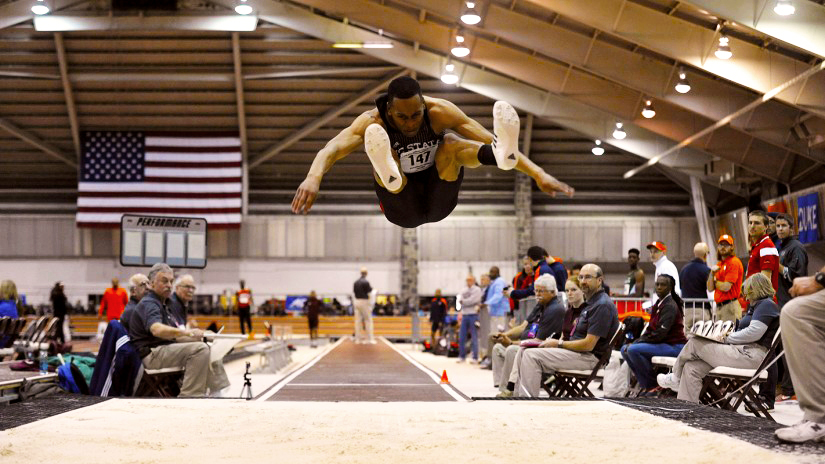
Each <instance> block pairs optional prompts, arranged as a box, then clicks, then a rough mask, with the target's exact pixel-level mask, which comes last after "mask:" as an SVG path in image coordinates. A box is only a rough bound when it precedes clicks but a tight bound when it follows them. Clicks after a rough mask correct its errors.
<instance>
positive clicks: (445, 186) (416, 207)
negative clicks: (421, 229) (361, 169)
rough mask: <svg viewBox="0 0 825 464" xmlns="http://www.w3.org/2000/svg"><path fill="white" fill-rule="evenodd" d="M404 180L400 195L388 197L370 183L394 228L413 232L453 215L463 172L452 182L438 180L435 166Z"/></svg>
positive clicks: (381, 188) (387, 193)
mask: <svg viewBox="0 0 825 464" xmlns="http://www.w3.org/2000/svg"><path fill="white" fill-rule="evenodd" d="M405 175H406V176H407V185H405V186H404V189H403V190H401V191H400V192H399V193H390V192H389V191H388V190H387V189H385V188H384V187H381V186H380V185H378V182H377V181H375V180H373V185H374V186H375V194H376V195H377V196H378V201H379V202H380V205H381V211H383V212H384V216H386V218H387V219H388V220H389V221H390V222H392V223H393V224H395V225H397V226H400V227H405V228H408V229H412V228H415V227H418V226H420V225H421V224H426V223H428V222H438V221H440V220H442V219H444V218H445V217H447V216H449V215H450V213H452V212H453V210H454V209H455V206H456V205H457V204H458V191H459V189H460V188H461V181H462V180H463V179H464V168H463V167H462V168H461V170H460V171H459V172H458V178H457V179H456V180H455V181H453V182H448V181H446V180H443V179H441V178H440V177H438V169H436V167H435V164H433V165H432V166H430V167H429V168H427V169H425V170H423V171H421V172H416V173H413V174H405Z"/></svg>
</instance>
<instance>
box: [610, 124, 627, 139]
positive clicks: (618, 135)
mask: <svg viewBox="0 0 825 464" xmlns="http://www.w3.org/2000/svg"><path fill="white" fill-rule="evenodd" d="M623 126H624V124H622V123H620V122H617V123H616V129H614V130H613V138H614V139H617V140H624V138H625V137H627V132H625V131H624V129H622V127H623Z"/></svg>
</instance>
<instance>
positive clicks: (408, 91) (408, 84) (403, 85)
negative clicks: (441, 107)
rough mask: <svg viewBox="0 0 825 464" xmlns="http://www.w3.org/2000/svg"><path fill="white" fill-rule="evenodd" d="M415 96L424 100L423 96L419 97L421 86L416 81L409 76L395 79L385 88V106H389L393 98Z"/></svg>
mask: <svg viewBox="0 0 825 464" xmlns="http://www.w3.org/2000/svg"><path fill="white" fill-rule="evenodd" d="M416 95H418V97H419V98H421V100H424V96H423V95H421V86H420V85H419V84H418V81H417V80H415V79H413V78H412V77H410V76H401V77H396V78H395V79H393V80H392V81H391V82H390V85H389V86H388V87H387V105H389V104H391V103H392V101H393V99H395V98H401V99H404V98H412V97H414V96H416Z"/></svg>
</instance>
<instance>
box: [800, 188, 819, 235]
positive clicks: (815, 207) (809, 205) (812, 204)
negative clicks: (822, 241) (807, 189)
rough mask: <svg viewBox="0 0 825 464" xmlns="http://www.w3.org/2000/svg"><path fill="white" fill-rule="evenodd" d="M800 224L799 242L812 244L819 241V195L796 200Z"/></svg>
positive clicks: (814, 194)
mask: <svg viewBox="0 0 825 464" xmlns="http://www.w3.org/2000/svg"><path fill="white" fill-rule="evenodd" d="M796 205H797V208H798V216H797V218H798V222H799V241H800V242H802V243H811V242H816V241H817V240H819V193H816V192H814V193H809V194H808V195H803V196H800V197H798V198H797V199H796Z"/></svg>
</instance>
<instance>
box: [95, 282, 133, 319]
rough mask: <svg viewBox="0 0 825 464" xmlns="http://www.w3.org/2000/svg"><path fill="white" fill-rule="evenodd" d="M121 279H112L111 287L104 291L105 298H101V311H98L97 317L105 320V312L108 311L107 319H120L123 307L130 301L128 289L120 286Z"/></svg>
mask: <svg viewBox="0 0 825 464" xmlns="http://www.w3.org/2000/svg"><path fill="white" fill-rule="evenodd" d="M119 284H120V281H119V280H118V279H117V277H115V278H113V279H112V286H111V288H107V289H106V291H105V292H103V298H102V299H101V300H100V311H98V316H97V318H98V319H99V320H103V313H104V312H105V313H106V320H108V321H111V320H113V319H114V320H117V319H120V315H121V314H122V313H123V308H125V307H126V303H128V302H129V294H128V293H126V290H125V289H123V288H121V287H120V285H119Z"/></svg>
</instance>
